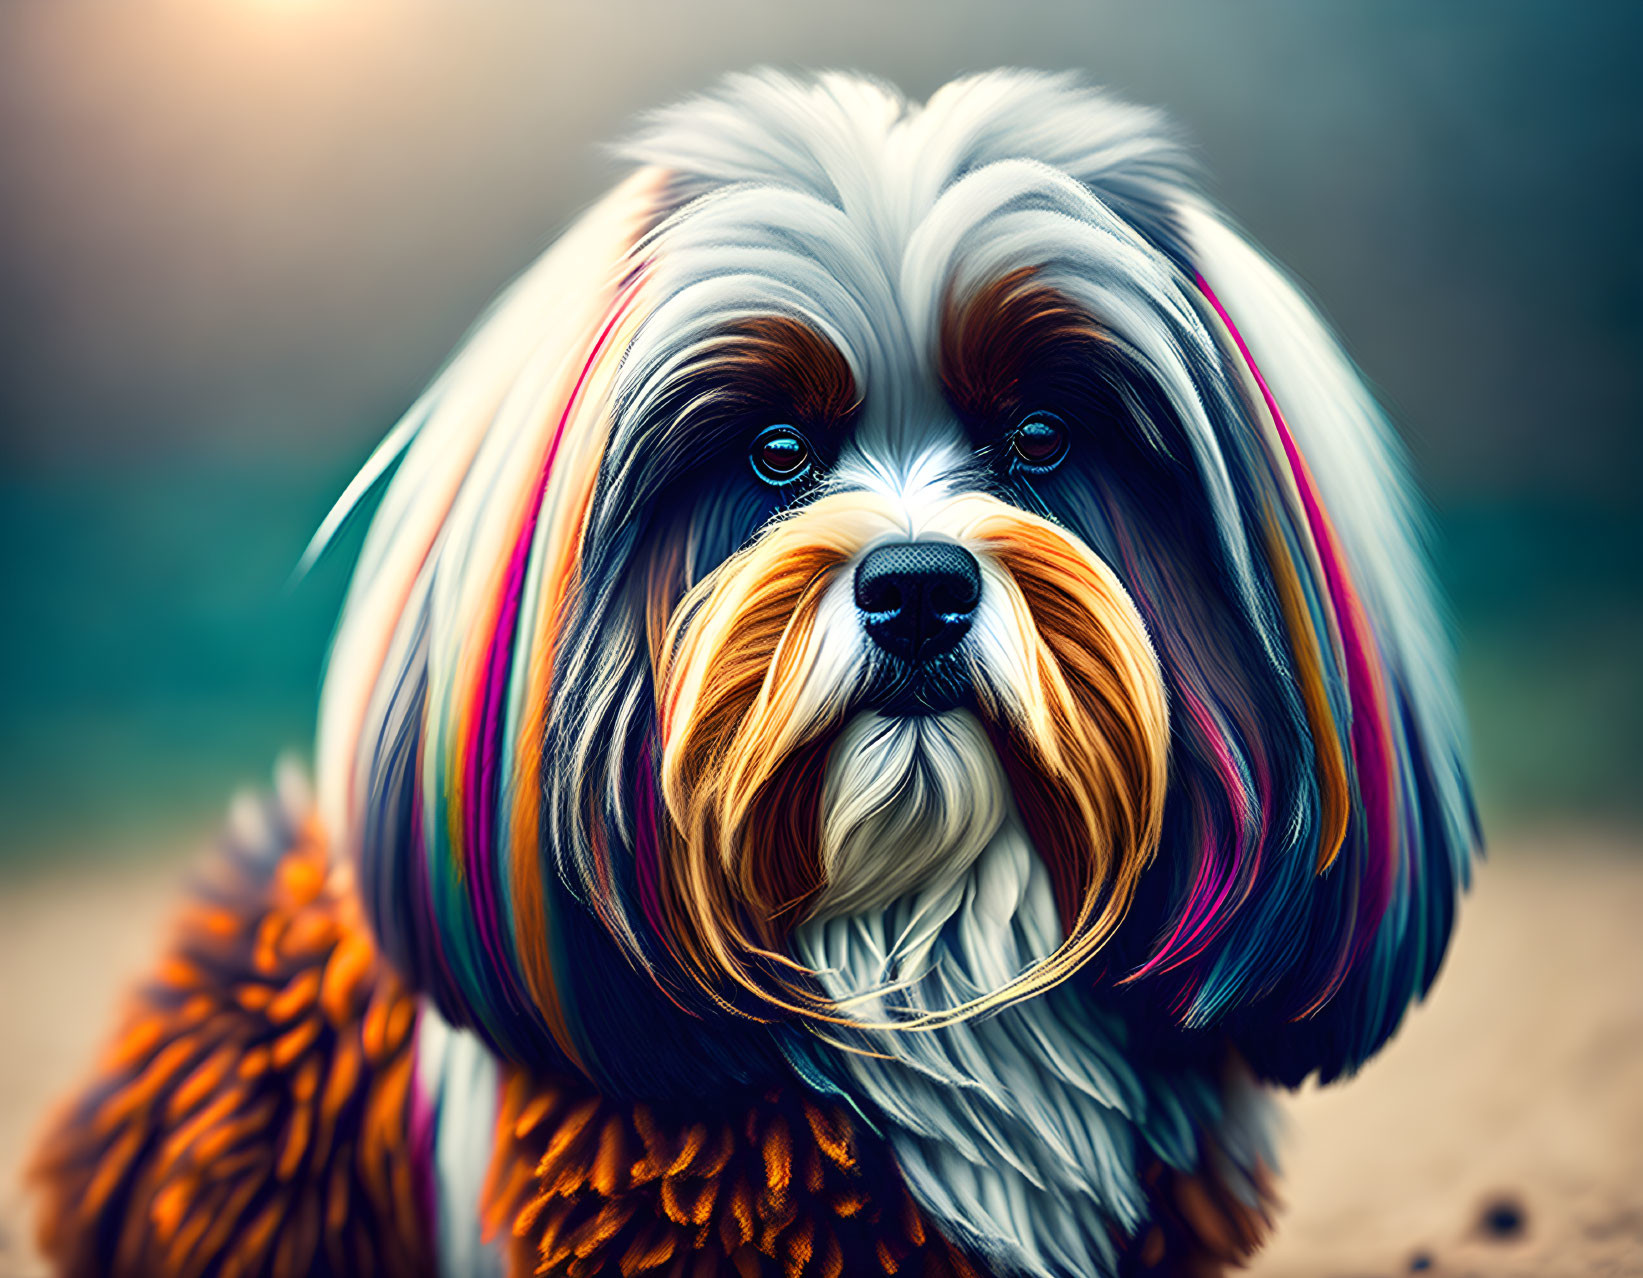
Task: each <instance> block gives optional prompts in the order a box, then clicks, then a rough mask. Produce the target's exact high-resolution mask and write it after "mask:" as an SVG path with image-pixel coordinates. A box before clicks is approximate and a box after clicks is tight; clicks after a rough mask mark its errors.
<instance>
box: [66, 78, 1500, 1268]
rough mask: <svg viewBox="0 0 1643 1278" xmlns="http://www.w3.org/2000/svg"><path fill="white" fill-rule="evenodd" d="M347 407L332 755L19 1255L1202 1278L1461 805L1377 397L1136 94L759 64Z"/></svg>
mask: <svg viewBox="0 0 1643 1278" xmlns="http://www.w3.org/2000/svg"><path fill="white" fill-rule="evenodd" d="M621 154H622V155H623V156H624V157H625V159H626V160H627V161H628V162H630V164H631V170H630V172H629V174H628V176H627V177H625V179H624V180H622V181H621V182H620V183H619V184H618V185H617V186H616V187H615V189H614V190H612V191H611V192H610V193H609V194H608V195H607V196H605V197H604V198H603V199H602V200H601V201H600V202H599V203H597V204H596V205H595V206H593V207H592V208H591V209H589V210H588V211H587V212H586V213H585V214H584V215H583V216H582V217H581V218H580V219H579V220H578V221H577V222H576V223H575V224H574V226H573V227H572V228H571V229H570V230H568V231H567V232H566V233H565V234H564V235H563V237H562V238H561V239H560V240H559V241H558V242H557V243H556V244H555V245H554V246H553V247H552V248H551V249H549V250H548V251H547V252H546V253H545V254H544V255H543V256H542V257H541V258H540V260H538V261H537V262H536V263H535V265H533V266H531V267H530V268H529V269H528V270H527V271H526V272H525V274H524V275H523V276H522V277H520V279H519V280H518V281H517V282H516V283H515V284H514V285H512V287H511V288H510V289H509V290H508V291H507V292H506V293H505V294H504V296H503V297H502V298H501V299H500V301H498V302H497V303H496V305H495V307H494V309H493V310H492V311H491V313H490V314H489V316H488V317H487V318H486V319H485V320H484V321H483V323H482V324H481V325H480V326H479V327H478V328H477V330H476V331H475V332H474V334H473V335H472V336H471V338H470V339H469V340H468V341H467V342H466V344H465V345H464V346H463V347H462V349H461V350H460V351H459V352H458V354H457V355H456V356H455V358H454V360H453V361H452V362H451V363H450V364H449V366H448V367H447V368H446V369H445V371H444V372H443V373H441V374H440V375H439V377H438V378H437V380H436V381H435V382H434V383H433V385H432V387H431V388H430V389H429V390H428V391H427V392H426V394H425V395H424V397H423V398H422V399H421V400H420V401H419V402H418V403H417V404H416V405H415V406H414V407H413V408H412V409H411V411H410V413H409V414H408V415H407V417H406V418H405V419H404V420H403V421H402V422H401V423H400V425H398V426H397V427H396V428H395V429H394V431H393V432H392V433H391V434H390V435H389V437H388V438H387V439H386V441H385V442H384V443H383V445H382V446H381V448H380V449H379V451H378V452H377V453H376V454H375V455H374V456H373V457H372V458H371V460H370V461H369V463H368V464H367V465H366V467H365V468H364V470H363V471H362V473H361V474H360V476H359V477H358V478H357V479H356V481H355V482H354V484H353V486H352V487H351V488H350V489H349V490H348V492H347V493H345V494H344V497H343V499H342V501H341V502H340V503H339V506H338V508H337V510H336V511H334V512H333V514H332V516H331V517H330V519H328V520H327V522H326V524H325V526H324V527H322V528H321V530H320V532H319V534H318V536H317V537H316V542H315V546H314V547H313V548H311V551H310V554H311V555H312V554H314V553H318V551H319V550H320V549H321V548H323V546H324V545H325V544H326V542H327V540H328V539H329V538H330V537H331V535H332V534H333V532H334V531H335V528H336V527H337V525H338V524H339V523H340V521H341V520H342V519H343V518H344V517H345V516H346V515H347V513H348V512H349V511H350V510H352V509H354V508H355V507H357V506H359V505H360V504H361V503H362V502H364V501H365V500H366V499H367V497H368V496H369V494H371V493H372V492H373V491H374V490H375V489H376V488H377V487H378V486H382V495H381V497H380V501H379V502H378V505H377V508H376V511H375V514H374V516H373V518H372V522H371V524H370V527H369V531H368V533H367V535H366V538H365V542H364V546H363V550H362V551H361V554H360V558H359V562H358V565H357V568H356V571H355V575H354V578H353V581H352V585H351V587H350V590H349V593H348V596H347V600H346V604H345V607H344V610H343V612H342V616H341V619H340V622H339V625H338V629H337V632H336V636H335V640H334V645H333V649H332V652H331V654H330V657H329V661H328V669H327V675H326V679H325V684H324V688H323V693H322V698H321V706H320V715H319V728H318V739H317V746H316V754H315V768H314V772H315V779H316V793H315V796H314V797H313V798H312V799H310V798H309V796H308V795H307V793H306V791H305V788H304V786H303V784H302V782H301V780H300V779H299V778H295V777H289V776H288V777H287V778H286V779H285V780H284V781H283V782H282V784H281V786H280V787H279V794H278V795H277V796H276V797H275V798H273V799H270V800H267V801H263V802H261V803H250V804H249V805H248V806H244V807H242V809H241V810H240V811H239V813H238V816H237V818H236V820H235V821H234V822H232V823H231V832H230V836H229V839H228V842H229V845H230V846H229V848H228V850H227V853H226V855H225V856H224V857H223V858H222V859H221V861H220V862H219V863H218V864H217V866H216V869H215V871H214V874H213V876H212V877H211V878H209V879H208V880H207V881H206V882H204V883H202V885H201V887H200V889H199V891H198V893H197V895H196V897H195V898H194V899H192V900H191V901H190V902H189V904H188V905H187V907H186V908H185V910H184V912H183V914H182V916H181V918H180V920H179V922H178V925H177V930H176V933H175V936H174V937H173V940H172V942H171V946H170V948H169V950H168V951H167V954H166V956H165V958H164V959H163V961H162V963H161V965H160V967H159V968H158V969H157V971H156V972H155V973H154V975H153V976H152V977H151V979H150V980H149V981H148V982H147V983H146V984H145V985H143V986H142V987H141V988H140V989H139V990H138V992H137V993H136V995H135V996H134V999H133V1002H132V1005H131V1007H130V1009H129V1010H128V1012H127V1014H126V1019H125V1024H124V1027H123V1029H122V1030H121V1032H120V1033H119V1035H118V1036H117V1037H116V1038H115V1039H114V1040H113V1042H112V1044H111V1045H110V1047H109V1048H108V1050H107V1052H106V1053H105V1055H104V1058H103V1059H102V1061H101V1063H100V1064H99V1066H98V1069H97V1071H96V1074H95V1076H94V1078H93V1080H92V1081H91V1082H90V1083H89V1084H88V1085H86V1086H85V1087H84V1088H83V1089H82V1090H81V1091H80V1092H79V1093H78V1094H77V1095H75V1096H74V1097H73V1098H72V1099H71V1100H70V1101H69V1102H68V1103H67V1105H66V1106H65V1107H64V1109H63V1110H62V1111H61V1112H60V1114H59V1115H58V1116H57V1118H56V1119H55V1120H54V1123H53V1126H52V1128H51V1130H50V1132H49V1134H48V1136H47V1138H46V1139H45V1141H44V1142H43V1144H42V1147H41V1150H40V1153H39V1155H38V1156H37V1158H36V1161H35V1172H34V1175H35V1181H36V1185H37V1187H38V1188H39V1189H40V1192H41V1198H42V1212H41V1220H42V1225H41V1239H42V1245H43V1248H44V1251H45V1252H46V1254H47V1255H48V1256H49V1257H50V1258H51V1259H52V1260H53V1262H54V1263H55V1264H56V1265H57V1266H58V1267H59V1269H60V1271H61V1272H64V1273H71V1274H93V1273H98V1274H102V1273H108V1274H121V1275H166V1276H168V1278H169V1276H172V1275H185V1274H186V1275H206V1274H209V1275H230V1274H232V1275H255V1274H270V1275H296V1274H368V1273H379V1274H380V1273H388V1274H402V1273H403V1274H434V1273H439V1274H447V1275H451V1274H455V1275H492V1274H495V1275H500V1274H529V1273H537V1274H552V1275H577V1276H581V1275H617V1274H620V1275H638V1274H676V1275H686V1274H689V1275H706V1274H721V1273H723V1274H739V1275H757V1274H766V1273H769V1274H785V1275H810V1274H818V1275H831V1276H837V1275H840V1274H848V1275H858V1274H905V1273H912V1274H920V1275H984V1274H994V1275H1032V1276H1034V1278H1088V1276H1090V1275H1117V1274H1138V1273H1165V1274H1208V1273H1216V1272H1219V1271H1220V1270H1221V1269H1222V1268H1223V1267H1226V1266H1230V1265H1234V1264H1237V1263H1239V1262H1240V1261H1242V1260H1243V1259H1244V1258H1246V1257H1247V1256H1248V1255H1250V1254H1251V1253H1252V1252H1253V1251H1254V1250H1255V1249H1256V1248H1257V1247H1258V1246H1259V1244H1260V1242H1261V1240H1262V1238H1263V1236H1264V1234H1265V1233H1266V1231H1267V1229H1268V1227H1269V1225H1270V1222H1271V1218H1272V1212H1273V1207H1274V1202H1275V1196H1274V1195H1275V1190H1274V1179H1273V1178H1274V1175H1275V1168H1276V1159H1275V1154H1274V1150H1273V1131H1272V1128H1273V1101H1272V1097H1273V1095H1274V1093H1275V1092H1277V1091H1279V1090H1281V1089H1284V1088H1292V1087H1295V1086H1297V1085H1299V1084H1300V1083H1301V1082H1302V1081H1303V1080H1305V1079H1308V1078H1315V1079H1316V1080H1318V1081H1319V1082H1329V1081H1331V1080H1334V1079H1338V1078H1342V1077H1345V1076H1347V1075H1350V1074H1351V1073H1352V1072H1353V1071H1354V1070H1356V1069H1357V1067H1358V1066H1359V1065H1360V1064H1362V1063H1363V1062H1364V1061H1365V1060H1366V1059H1367V1058H1368V1057H1369V1056H1371V1055H1372V1054H1373V1053H1374V1052H1375V1051H1376V1050H1377V1049H1378V1048H1379V1047H1380V1046H1381V1045H1382V1044H1383V1043H1385V1042H1386V1040H1387V1039H1388V1038H1389V1036H1391V1035H1392V1034H1393V1032H1394V1031H1395V1030H1396V1029H1397V1027H1398V1024H1399V1022H1400V1020H1401V1018H1402V1017H1403V1015H1404V1012H1405V1009H1406V1008H1407V1006H1408V1005H1409V1004H1410V1002H1411V1001H1412V1000H1414V999H1417V998H1419V997H1421V996H1423V995H1424V993H1425V992H1426V991H1427V989H1428V987H1429V986H1430V985H1431V983H1432V981H1433V979H1434V977H1435V975H1436V973H1437V971H1438V968H1439V964H1440V962H1441V960H1442V958H1443V954H1444V950H1445V946H1446V944H1447V941H1448V937H1449V934H1450V931H1451V925H1452V922H1453V918H1454V914H1455V909H1456V902H1457V898H1458V896H1459V894H1460V892H1461V890H1462V889H1463V887H1464V886H1465V885H1466V883H1467V881H1468V877H1469V873H1470V869H1469V867H1470V864H1471V859H1472V855H1473V852H1474V850H1475V847H1476V845H1477V843H1478V830H1477V821H1476V817H1475V814H1474V809H1473V805H1472V802H1471V798H1470V790H1469V783H1468V779H1467V765H1466V747H1465V740H1464V727H1463V723H1462V717H1461V714H1460V711H1459V707H1458V704H1457V699H1456V695H1455V692H1454V690H1453V687H1452V685H1451V682H1450V677H1449V674H1448V667H1449V656H1448V652H1447V641H1446V638H1445V634H1444V628H1443V626H1442V624H1441V622H1440V619H1439V614H1438V611H1437V607H1436V604H1435V602H1434V598H1433V591H1432V588H1431V586H1430V584H1429V580H1428V573H1427V569H1426V567H1425V565H1424V562H1423V558H1422V553H1421V550H1420V547H1419V514H1418V512H1417V509H1416V507H1415V503H1414V501H1413V499H1412V497H1411V495H1410V493H1409V490H1408V488H1407V487H1406V482H1405V478H1404V470H1405V467H1404V463H1403V460H1402V458H1401V455H1400V454H1399V452H1398V449H1397V447H1396V445H1395V442H1394V439H1393V437H1392V435H1391V433H1390V431H1389V430H1388V428H1387V426H1386V425H1385V422H1384V420H1383V417H1382V415H1381V413H1380V411H1379V410H1378V409H1377V407H1376V405H1375V403H1374V401H1373V399H1372V398H1371V396H1370V394H1369V392H1368V391H1367V390H1366V389H1365V387H1364V385H1363V383H1362V381H1361V380H1360V378H1359V376H1358V374H1357V373H1356V371H1355V370H1354V368H1353V366H1352V364H1351V363H1350V362H1349V361H1348V359H1347V357H1346V356H1345V355H1344V354H1343V352H1342V350H1341V348H1340V346H1339V345H1338V344H1337V342H1336V341H1335V339H1334V338H1333V337H1332V336H1331V335H1330V333H1329V332H1328V331H1327V329H1326V328H1325V326H1324V324H1323V323H1322V322H1321V321H1320V319H1319V318H1318V316H1317V314H1316V313H1315V311H1314V310H1313V308H1312V307H1311V306H1310V305H1309V304H1308V302H1307V301H1306V300H1305V299H1304V297H1303V296H1302V294H1301V292H1300V291H1299V290H1298V289H1297V287H1296V286H1295V285H1294V284H1293V283H1291V282H1290V281H1289V280H1288V279H1287V278H1286V277H1285V275H1284V274H1283V273H1282V272H1281V271H1280V270H1279V268H1277V267H1276V266H1275V265H1273V264H1272V263H1271V262H1270V261H1269V260H1268V259H1267V258H1265V257H1264V256H1263V255H1262V254H1261V253H1260V252H1259V250H1257V249H1256V248H1255V247H1253V246H1252V245H1251V244H1250V243H1249V242H1248V241H1247V240H1246V239H1245V237H1244V236H1243V235H1241V234H1240V233H1239V231H1238V230H1237V229H1235V227H1234V226H1233V225H1232V224H1231V222H1230V221H1229V220H1228V219H1227V217H1226V216H1225V215H1224V214H1223V213H1222V212H1220V211H1219V210H1218V209H1217V208H1216V207H1215V206H1214V205H1213V204H1212V203H1210V202H1209V201H1208V200H1207V199H1206V197H1205V196H1204V195H1203V194H1201V192H1200V190H1199V188H1198V186H1197V185H1196V183H1195V179H1194V172H1193V167H1194V166H1193V164H1192V163H1191V161H1190V158H1189V155H1188V152H1187V150H1186V149H1185V147H1184V145H1183V143H1182V142H1181V141H1180V140H1179V139H1178V138H1177V136H1176V135H1175V133H1174V132H1173V131H1172V130H1171V128H1170V127H1169V126H1168V125H1167V124H1166V122H1165V121H1164V120H1163V119H1162V118H1161V117H1160V116H1159V115H1158V114H1156V113H1154V112H1152V111H1150V110H1145V109H1140V108H1137V107H1133V106H1129V105H1126V104H1125V103H1123V102H1120V101H1118V100H1116V99H1114V98H1112V97H1110V96H1108V95H1107V94H1105V93H1103V92H1101V91H1098V90H1095V89H1092V88H1089V87H1086V86H1085V85H1084V84H1083V83H1082V82H1080V81H1079V80H1078V79H1076V78H1075V77H1071V76H1066V75H1045V74H1032V73H1024V72H1008V71H1006V72H996V73H992V74H985V75H977V76H972V77H970V78H966V79H962V80H959V81H956V82H954V83H952V84H950V85H948V86H947V87H945V88H943V89H941V90H940V91H939V92H938V93H936V94H935V95H934V96H933V97H932V98H930V99H929V101H928V102H926V103H924V104H923V105H918V104H915V103H912V102H909V101H908V100H907V99H905V98H904V97H902V96H901V95H900V94H899V93H897V92H896V91H895V90H893V89H891V88H889V87H887V86H885V85H883V84H880V83H877V82H874V81H872V80H868V79H864V78H861V77H858V76H853V75H846V74H826V75H817V76H812V77H800V76H789V75H783V74H776V73H755V74H746V75H739V76H734V77H731V78H730V79H728V80H726V81H724V82H723V83H722V84H721V85H720V86H719V87H718V88H717V89H715V90H713V91H712V92H710V93H708V94H706V95H705V96H702V97H698V98H696V99H694V100H692V101H688V102H686V103H684V104H682V105H679V106H675V107H672V108H670V109H667V110H663V111H661V112H659V113H658V114H656V115H654V116H652V117H649V118H648V120H647V121H646V123H645V124H644V125H643V127H642V128H641V129H640V130H639V131H638V133H637V134H636V136H635V137H634V138H633V139H632V140H631V141H630V142H628V143H627V144H626V146H625V147H624V148H623V150H622V152H621Z"/></svg>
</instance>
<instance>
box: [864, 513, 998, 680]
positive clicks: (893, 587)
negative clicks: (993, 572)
mask: <svg viewBox="0 0 1643 1278" xmlns="http://www.w3.org/2000/svg"><path fill="white" fill-rule="evenodd" d="M980 601H981V565H980V564H978V563H976V557H975V556H974V555H972V554H971V553H970V552H969V551H968V550H966V549H964V547H963V546H960V545H957V544H955V543H954V542H950V541H898V542H891V543H889V544H887V545H883V546H877V547H875V548H874V549H873V550H871V551H869V552H868V553H867V556H866V557H865V558H864V559H863V560H862V561H861V563H860V565H859V566H858V567H857V568H856V607H857V608H859V609H861V614H862V622H863V624H864V625H865V626H866V628H867V633H868V635H869V636H870V637H871V638H872V640H873V642H874V643H876V644H878V646H879V647H880V648H883V649H884V650H885V651H886V652H888V653H891V654H893V655H894V656H897V657H900V658H901V659H902V660H904V661H914V662H917V661H929V660H931V659H932V658H934V657H939V656H941V655H942V654H943V653H946V652H951V651H952V650H953V649H954V648H956V647H957V646H958V641H959V640H960V639H962V638H964V636H965V634H966V633H967V632H968V631H969V629H970V623H971V622H972V621H973V620H975V612H976V605H977V604H978V603H979V602H980Z"/></svg>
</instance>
